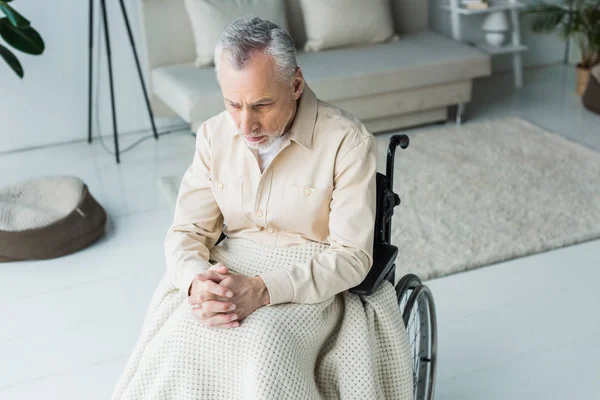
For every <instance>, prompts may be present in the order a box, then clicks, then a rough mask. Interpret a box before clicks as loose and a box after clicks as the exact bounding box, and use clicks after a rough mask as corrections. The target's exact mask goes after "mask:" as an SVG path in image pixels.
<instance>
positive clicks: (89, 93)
mask: <svg viewBox="0 0 600 400" xmlns="http://www.w3.org/2000/svg"><path fill="white" fill-rule="evenodd" d="M89 10H90V22H89V27H90V38H89V39H90V40H89V46H88V143H92V53H93V50H94V0H90V1H89Z"/></svg>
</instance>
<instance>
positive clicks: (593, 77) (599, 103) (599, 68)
mask: <svg viewBox="0 0 600 400" xmlns="http://www.w3.org/2000/svg"><path fill="white" fill-rule="evenodd" d="M581 101H582V102H583V105H584V106H585V108H587V109H588V110H590V111H593V112H595V113H597V114H600V64H598V65H596V66H595V67H594V68H592V70H591V71H590V80H589V81H588V84H587V87H586V88H585V92H583V96H582V97H581Z"/></svg>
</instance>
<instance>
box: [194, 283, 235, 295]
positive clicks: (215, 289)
mask: <svg viewBox="0 0 600 400" xmlns="http://www.w3.org/2000/svg"><path fill="white" fill-rule="evenodd" d="M201 287H202V290H204V291H206V292H209V293H212V294H216V295H217V296H221V297H233V293H232V292H231V291H230V290H229V288H227V287H225V286H221V285H219V284H218V283H215V282H213V281H204V282H202V285H201Z"/></svg>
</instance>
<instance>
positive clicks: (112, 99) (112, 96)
mask: <svg viewBox="0 0 600 400" xmlns="http://www.w3.org/2000/svg"><path fill="white" fill-rule="evenodd" d="M100 4H101V6H102V20H103V22H104V38H105V39H106V59H107V61H108V82H109V85H110V105H111V108H112V122H113V134H114V139H115V155H116V159H117V164H119V163H120V162H121V160H120V158H119V137H118V133H117V116H116V112H115V93H114V87H113V74H112V61H111V54H110V35H109V33H108V20H107V18H106V0H100Z"/></svg>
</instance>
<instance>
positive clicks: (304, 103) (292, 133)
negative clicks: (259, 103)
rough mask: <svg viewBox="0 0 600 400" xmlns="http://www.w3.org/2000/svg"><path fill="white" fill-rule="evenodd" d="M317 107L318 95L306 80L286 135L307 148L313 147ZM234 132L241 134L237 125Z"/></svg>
mask: <svg viewBox="0 0 600 400" xmlns="http://www.w3.org/2000/svg"><path fill="white" fill-rule="evenodd" d="M317 107H318V99H317V96H316V95H315V93H314V92H313V91H312V90H311V89H310V88H309V87H308V85H307V84H306V82H305V83H304V90H303V91H302V94H301V95H300V99H299V101H298V109H297V110H296V115H295V117H294V122H292V127H291V128H290V130H289V132H288V133H287V134H286V135H285V136H287V137H288V138H289V139H290V140H293V141H294V142H296V143H298V144H299V145H300V146H302V147H304V148H305V149H307V150H311V149H312V139H313V134H314V131H315V123H316V120H317ZM230 120H231V118H230ZM232 122H233V121H232ZM232 133H233V135H234V136H236V135H239V132H238V130H237V129H235V127H234V129H233V130H232Z"/></svg>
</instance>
